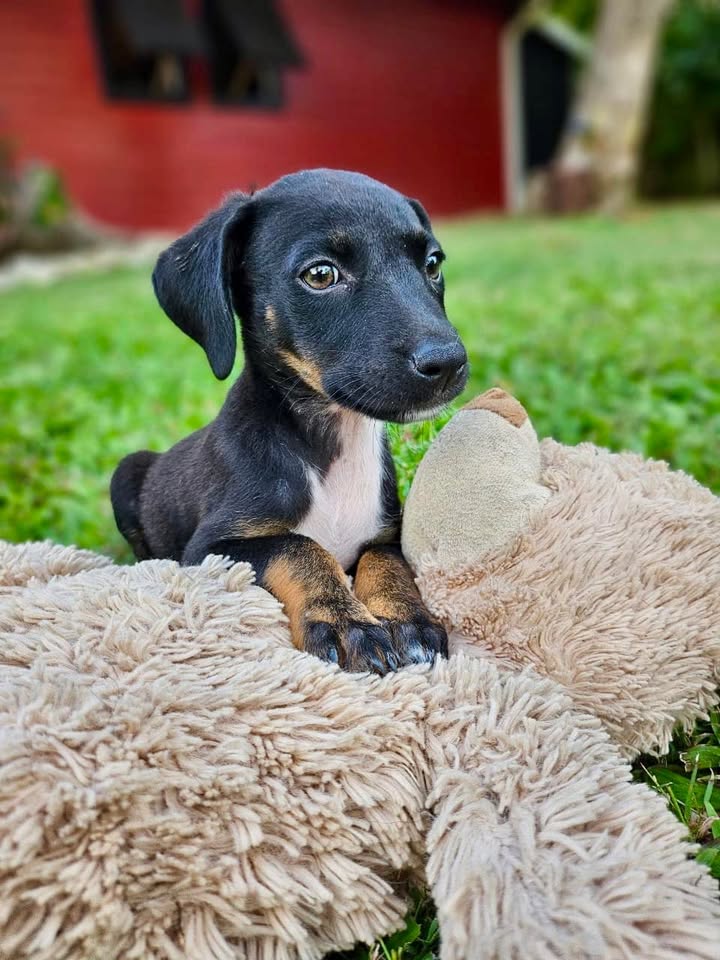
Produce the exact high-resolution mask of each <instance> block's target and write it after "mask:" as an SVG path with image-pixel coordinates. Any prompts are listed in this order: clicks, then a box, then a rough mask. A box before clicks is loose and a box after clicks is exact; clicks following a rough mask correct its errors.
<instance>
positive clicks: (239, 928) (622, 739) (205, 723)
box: [0, 393, 720, 960]
mask: <svg viewBox="0 0 720 960" xmlns="http://www.w3.org/2000/svg"><path fill="white" fill-rule="evenodd" d="M493 504H494V506H493ZM719 536H720V511H719V509H718V502H717V501H716V500H715V499H714V498H713V497H712V496H711V495H710V494H708V493H707V492H705V491H703V490H702V489H701V488H699V487H698V486H697V485H695V484H693V482H692V481H690V480H689V479H688V478H686V477H683V476H680V475H677V474H672V473H670V472H669V471H667V470H666V469H665V468H663V467H661V466H660V465H656V464H648V463H645V462H643V461H642V460H640V459H638V458H635V457H614V456H613V455H611V454H607V453H605V452H602V451H596V450H595V448H592V447H588V446H585V447H581V448H577V449H576V450H567V449H566V448H563V447H560V446H559V445H557V444H552V443H550V442H548V441H545V442H544V443H543V444H541V445H540V447H539V449H538V444H537V440H536V438H535V436H534V434H533V432H532V428H531V426H530V424H529V421H528V420H527V417H526V415H525V414H524V411H523V410H522V408H521V407H520V406H519V405H518V404H517V403H516V402H514V401H513V400H512V399H511V398H509V397H507V396H505V395H500V394H498V393H492V394H490V395H486V396H485V397H484V398H481V400H480V401H479V402H478V403H477V404H476V405H474V406H473V405H470V407H469V408H466V409H465V410H463V411H461V412H460V413H458V414H457V416H456V417H455V418H454V419H453V420H452V421H451V423H450V424H449V425H448V426H447V427H446V428H445V430H444V431H443V432H442V433H441V435H440V437H439V438H438V439H437V440H436V442H435V443H434V444H433V446H432V447H431V449H430V451H429V453H428V455H427V457H426V459H425V461H424V462H423V464H422V465H421V467H420V470H419V472H418V477H417V480H416V483H415V484H414V486H413V489H412V491H411V494H410V499H409V501H408V507H407V516H406V523H405V531H404V537H405V545H406V550H407V551H408V554H409V556H410V558H411V559H412V561H413V562H414V563H415V564H416V567H417V570H418V574H419V578H420V584H421V586H422V588H423V590H424V592H425V595H426V598H427V599H428V601H429V602H430V603H431V604H432V605H433V607H434V609H435V610H436V611H437V612H438V613H439V614H440V615H441V616H443V617H444V619H445V620H446V622H447V624H448V626H449V627H450V628H451V630H452V640H453V645H454V649H455V655H454V656H452V657H451V658H450V660H449V661H440V660H438V661H437V662H436V663H435V665H434V666H432V667H427V666H416V667H411V668H407V669H405V670H402V671H400V672H398V673H395V674H390V675H388V676H386V677H377V676H370V675H367V674H348V673H343V672H342V671H340V670H339V669H338V667H337V666H335V665H331V664H327V663H323V662H321V661H319V660H316V659H315V658H313V657H311V656H309V655H307V654H305V653H302V652H299V651H297V650H295V649H294V648H293V647H292V645H291V643H290V639H289V633H288V631H287V622H286V619H285V617H284V614H283V612H282V610H281V608H280V607H279V605H278V603H277V601H275V600H274V598H273V597H271V596H270V595H269V594H267V593H265V592H264V591H263V590H261V589H260V588H259V587H257V586H255V585H254V583H253V577H252V571H251V570H250V568H249V567H247V566H246V565H244V564H237V565H235V566H232V565H230V564H229V563H228V562H226V561H224V560H223V559H222V558H219V557H210V558H208V559H207V560H206V561H205V562H204V563H203V564H202V566H200V567H194V568H193V567H180V566H178V565H177V564H175V563H174V562H171V561H162V560H157V561H156V560H153V561H146V562H144V563H140V564H137V565H136V566H134V567H117V566H114V565H112V564H111V563H110V562H109V561H108V560H106V559H105V558H102V557H99V556H96V555H93V554H90V553H87V552H82V551H77V550H74V549H72V548H67V547H58V546H52V545H50V544H29V545H20V546H13V545H10V544H3V543H1V542H0V765H1V766H2V769H1V770H0V957H1V958H2V960H21V958H28V960H29V958H33V960H97V958H100V957H102V958H103V960H114V958H118V960H119V958H123V960H126V958H127V960H146V958H147V960H161V958H162V960H241V958H242V960H314V958H320V957H321V956H322V955H323V954H324V953H325V952H326V951H328V950H331V949H337V948H343V947H347V946H350V945H351V944H352V943H353V942H355V941H357V940H365V941H370V940H372V939H373V938H375V937H376V936H378V935H384V934H387V933H389V932H390V931H392V930H393V929H395V928H397V927H398V926H400V925H401V922H402V915H403V910H404V903H405V894H406V890H407V888H408V886H409V885H418V884H427V885H428V886H429V888H430V890H431V892H432V894H433V896H434V899H435V902H436V906H437V909H438V916H439V919H440V927H441V941H442V946H441V956H442V958H443V960H483V958H488V960H491V958H498V960H500V958H503V960H505V958H507V960H515V958H517V960H521V958H522V960H550V958H555V960H556V958H560V960H564V958H567V960H590V958H593V960H599V958H603V960H614V958H617V960H620V958H627V957H642V958H644V960H645V958H653V960H655V958H656V960H681V958H682V960H700V958H703V960H717V958H718V943H720V908H719V905H718V900H717V886H716V884H715V883H714V882H713V881H712V879H711V878H710V877H709V875H708V874H707V872H706V870H705V868H704V867H702V866H701V865H699V864H698V863H697V862H696V861H695V860H694V859H693V856H692V855H693V853H694V847H693V846H692V845H691V844H688V843H687V842H686V840H685V837H684V831H683V827H682V825H681V824H680V823H679V822H678V821H677V820H676V819H675V818H674V817H673V816H672V814H671V813H670V812H669V811H668V810H667V808H666V805H665V802H664V800H663V798H662V797H660V796H659V795H657V794H656V793H654V792H653V791H651V790H650V789H649V788H648V787H647V786H645V785H644V784H639V783H634V782H633V781H632V779H631V776H630V769H629V767H628V765H627V762H626V760H625V759H624V757H628V756H630V755H632V754H633V753H634V752H636V751H637V750H638V749H646V748H647V747H648V746H652V745H655V746H656V747H657V748H662V746H663V745H664V743H665V742H666V740H667V736H668V734H669V730H670V729H671V727H672V726H673V724H674V723H676V722H680V723H690V722H691V721H692V719H693V718H694V717H696V716H700V715H702V713H703V712H704V710H705V709H706V708H707V706H708V705H709V703H710V702H711V697H712V685H713V683H714V682H715V680H716V679H717V672H718V668H719V666H718V665H719V664H720V656H719V651H718V646H717V634H718V627H719V625H720V615H719V611H718V607H717V592H718V591H717V588H718V585H719V584H718V580H719V576H720V572H719V569H718V557H717V554H716V551H715V550H714V549H713V547H712V545H713V544H716V543H717V542H718V537H719ZM678 577H679V578H680V580H677V579H676V578H678ZM713 590H714V591H715V595H713ZM633 645H635V649H634V650H633V649H631V648H632V646H633ZM623 754H624V756H623Z"/></svg>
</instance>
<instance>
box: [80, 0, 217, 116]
mask: <svg viewBox="0 0 720 960" xmlns="http://www.w3.org/2000/svg"><path fill="white" fill-rule="evenodd" d="M91 7H92V14H93V22H94V26H95V36H96V40H97V47H98V53H99V55H100V66H101V69H102V74H103V80H104V84H105V92H106V93H107V95H108V96H109V97H112V98H114V99H122V100H156V101H163V102H168V101H169V102H173V101H175V102H178V101H180V102H181V101H183V100H187V99H188V98H189V86H188V70H187V61H188V57H190V56H194V55H197V54H199V53H202V52H203V46H204V45H203V41H202V36H201V34H200V32H199V30H198V28H197V26H196V25H195V24H194V23H193V21H192V20H191V19H190V18H189V17H188V16H187V15H186V13H185V10H184V8H183V5H182V3H181V2H180V0H91Z"/></svg>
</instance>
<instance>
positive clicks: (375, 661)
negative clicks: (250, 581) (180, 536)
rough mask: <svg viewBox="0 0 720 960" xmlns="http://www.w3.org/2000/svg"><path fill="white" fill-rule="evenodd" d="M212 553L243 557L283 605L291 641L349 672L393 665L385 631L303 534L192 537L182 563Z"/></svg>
mask: <svg viewBox="0 0 720 960" xmlns="http://www.w3.org/2000/svg"><path fill="white" fill-rule="evenodd" d="M210 553H215V554H219V555H220V556H224V557H229V558H230V559H231V560H235V561H238V560H246V561H247V562H248V563H250V564H251V565H252V566H253V568H254V569H255V574H256V576H257V579H258V583H259V584H260V585H261V586H263V587H265V589H266V590H269V591H270V593H272V594H273V595H274V596H275V597H277V599H278V600H279V601H280V602H281V603H282V604H283V605H284V607H285V613H286V614H287V616H288V619H289V620H290V630H291V634H292V639H293V643H294V644H295V646H296V647H298V648H299V649H300V650H306V651H307V652H308V653H312V654H314V655H315V656H317V657H320V658H321V659H323V660H331V661H334V662H336V663H340V665H341V666H342V667H344V668H345V669H347V670H352V671H364V670H371V671H374V672H375V673H386V672H387V671H388V670H396V669H397V668H398V666H399V663H398V660H397V658H396V656H395V654H394V652H393V642H392V637H391V635H390V633H389V631H388V630H387V629H386V628H385V627H384V626H382V625H381V624H380V623H379V622H378V620H377V619H376V618H375V617H374V616H373V615H372V614H371V613H369V611H368V610H367V609H366V607H364V606H363V604H362V603H361V602H360V601H359V600H358V599H357V597H355V596H353V594H352V593H351V591H350V590H349V588H348V586H347V580H346V578H345V573H344V572H343V570H342V567H341V566H340V564H339V563H338V562H337V560H335V558H334V557H333V556H332V555H331V554H330V553H328V552H327V550H324V549H323V548H322V547H321V546H320V545H319V544H317V543H316V542H315V541H314V540H311V539H310V538H309V537H303V536H299V535H298V534H293V533H288V534H281V535H277V536H265V537H263V536H260V537H251V538H248V539H216V540H214V541H206V543H202V541H201V540H197V539H196V538H193V540H192V541H191V542H190V544H188V548H187V549H186V551H185V554H184V555H183V563H186V564H187V563H199V562H200V560H202V558H203V557H205V556H207V554H210Z"/></svg>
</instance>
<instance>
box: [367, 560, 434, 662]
mask: <svg viewBox="0 0 720 960" xmlns="http://www.w3.org/2000/svg"><path fill="white" fill-rule="evenodd" d="M355 595H356V596H357V598H358V600H360V601H361V602H362V603H363V604H364V605H365V606H366V607H367V609H368V610H369V611H370V613H371V614H372V615H373V616H375V617H376V618H377V619H378V620H379V621H380V623H381V624H383V626H385V627H386V628H387V629H388V630H389V631H390V633H391V634H392V637H393V647H394V650H395V653H396V655H397V657H398V659H399V661H400V663H401V664H406V663H424V662H426V661H432V660H434V658H435V655H436V654H438V653H439V654H441V655H442V656H444V657H446V656H447V634H446V632H445V628H444V627H443V625H442V624H441V623H440V622H439V621H438V620H436V619H435V618H434V617H433V616H432V615H431V614H430V612H429V611H428V609H427V607H426V606H425V604H424V603H423V601H422V598H421V596H420V593H419V591H418V588H417V587H416V586H415V579H414V577H413V573H412V570H411V569H410V567H409V566H408V564H407V561H406V560H405V559H404V557H403V555H402V553H401V551H400V547H399V546H396V545H395V544H376V545H374V546H371V547H368V548H367V550H365V551H364V553H363V554H362V556H361V557H360V559H359V560H358V563H357V569H356V572H355Z"/></svg>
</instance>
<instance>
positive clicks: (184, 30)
mask: <svg viewBox="0 0 720 960" xmlns="http://www.w3.org/2000/svg"><path fill="white" fill-rule="evenodd" d="M519 6H520V4H518V3H512V2H503V0H486V2H482V0H380V2H376V3H368V2H367V0H276V2H275V3H274V4H271V3H270V2H269V0H268V2H266V0H187V2H186V0H2V2H0V136H1V137H9V138H10V140H11V142H12V143H13V144H14V145H15V147H16V150H17V155H18V157H19V159H20V161H24V160H30V159H37V160H41V161H43V162H46V163H49V164H51V165H53V166H55V167H57V168H58V169H59V170H60V171H61V173H62V174H63V176H64V178H65V181H66V183H67V186H68V189H69V192H70V194H71V195H72V197H73V198H74V199H75V200H76V202H77V203H78V204H79V205H80V206H81V207H83V208H84V209H86V210H87V211H88V212H89V213H90V214H92V215H93V216H95V217H96V218H98V219H100V220H103V221H107V222H109V223H113V224H118V225H123V226H128V227H143V228H170V229H177V228H181V227H183V226H185V225H186V224H188V223H189V222H191V221H193V220H194V219H196V218H197V217H199V216H200V215H201V214H202V213H203V212H204V211H206V210H207V209H208V208H209V207H211V206H212V205H214V204H215V203H217V201H218V200H219V198H220V197H221V196H222V194H223V193H224V192H225V191H227V190H230V189H234V188H240V189H243V188H247V187H250V186H253V185H257V186H262V185H263V184H265V183H268V182H269V181H271V180H273V179H275V178H276V177H278V176H280V175H281V174H283V173H286V172H289V171H291V170H296V169H299V168H302V167H310V166H332V167H343V168H349V169H357V170H362V171H364V172H367V173H369V174H371V175H372V176H375V177H377V178H379V179H381V180H385V181H387V182H389V183H391V184H393V185H394V186H397V187H398V188H399V189H401V190H403V191H405V192H406V193H409V194H412V195H415V196H418V197H420V198H422V200H423V201H424V202H425V203H426V205H427V206H428V208H429V209H430V211H431V212H432V213H435V214H451V213H457V212H461V211H468V210H474V209H495V210H498V209H502V208H504V207H505V206H506V205H507V203H508V185H507V176H508V169H509V163H508V156H507V151H508V149H509V148H508V136H507V128H508V118H507V116H506V110H507V107H506V106H504V104H505V103H506V102H507V89H505V86H506V84H507V78H506V79H505V81H503V76H504V72H503V64H502V49H503V42H504V41H503V38H504V36H505V35H506V32H507V28H508V23H509V19H510V17H511V15H512V14H513V13H514V12H515V11H516V10H517V8H518V7H519Z"/></svg>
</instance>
